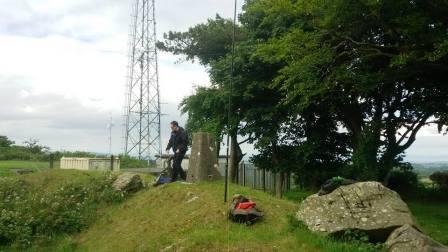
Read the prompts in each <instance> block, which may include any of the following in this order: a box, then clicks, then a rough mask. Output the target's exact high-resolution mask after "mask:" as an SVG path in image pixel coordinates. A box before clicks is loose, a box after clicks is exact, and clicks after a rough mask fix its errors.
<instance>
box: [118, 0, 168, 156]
mask: <svg viewBox="0 0 448 252" xmlns="http://www.w3.org/2000/svg"><path fill="white" fill-rule="evenodd" d="M133 1H134V2H133V7H132V16H131V17H132V26H131V32H130V41H129V66H128V71H129V72H128V78H127V93H126V108H125V134H124V135H125V136H124V142H125V143H124V145H125V146H124V154H126V155H129V156H133V157H138V158H139V159H140V160H150V159H152V158H154V156H155V155H157V154H158V155H160V154H162V146H161V139H160V116H161V113H160V94H159V75H158V64H157V48H156V41H157V39H156V19H155V0H133Z"/></svg>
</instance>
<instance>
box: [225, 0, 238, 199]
mask: <svg viewBox="0 0 448 252" xmlns="http://www.w3.org/2000/svg"><path fill="white" fill-rule="evenodd" d="M237 2H238V1H237V0H235V8H234V12H233V35H232V66H231V70H230V71H231V73H230V90H229V108H228V114H227V151H226V152H227V155H226V172H225V182H224V184H225V185H224V186H225V188H224V202H227V194H228V190H229V146H230V129H231V125H230V124H231V118H230V116H231V114H232V93H233V80H234V74H235V71H234V70H235V34H236V12H237ZM232 147H233V146H232Z"/></svg>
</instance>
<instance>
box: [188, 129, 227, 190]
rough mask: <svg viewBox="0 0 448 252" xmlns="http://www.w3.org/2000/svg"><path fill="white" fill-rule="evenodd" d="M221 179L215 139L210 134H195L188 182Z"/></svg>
mask: <svg viewBox="0 0 448 252" xmlns="http://www.w3.org/2000/svg"><path fill="white" fill-rule="evenodd" d="M220 178H221V174H220V173H219V171H218V156H217V154H216V142H215V138H214V137H213V135H212V134H209V133H195V134H193V143H192V147H191V155H190V163H189V164H188V173H187V181H188V182H191V183H195V182H201V181H210V180H216V179H220Z"/></svg>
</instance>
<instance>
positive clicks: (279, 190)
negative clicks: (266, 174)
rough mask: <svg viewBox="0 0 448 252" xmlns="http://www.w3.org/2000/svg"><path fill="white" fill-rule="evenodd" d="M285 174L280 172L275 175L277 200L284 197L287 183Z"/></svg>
mask: <svg viewBox="0 0 448 252" xmlns="http://www.w3.org/2000/svg"><path fill="white" fill-rule="evenodd" d="M284 175H285V174H284V173H283V172H278V173H277V174H275V196H276V197H277V198H282V196H283V183H284V181H285V176H284Z"/></svg>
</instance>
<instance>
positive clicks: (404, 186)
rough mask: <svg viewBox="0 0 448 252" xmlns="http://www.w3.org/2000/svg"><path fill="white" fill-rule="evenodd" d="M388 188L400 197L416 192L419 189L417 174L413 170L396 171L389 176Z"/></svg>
mask: <svg viewBox="0 0 448 252" xmlns="http://www.w3.org/2000/svg"><path fill="white" fill-rule="evenodd" d="M387 187H389V188H390V189H392V190H394V191H396V192H398V193H399V194H400V195H404V194H408V193H410V192H414V191H415V190H418V188H419V182H418V177H417V174H416V173H415V172H413V171H412V170H403V169H394V170H392V171H391V172H390V174H389V177H388V181H387Z"/></svg>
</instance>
